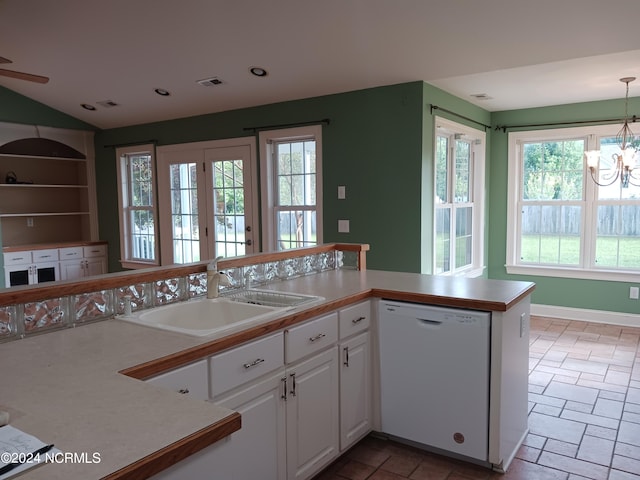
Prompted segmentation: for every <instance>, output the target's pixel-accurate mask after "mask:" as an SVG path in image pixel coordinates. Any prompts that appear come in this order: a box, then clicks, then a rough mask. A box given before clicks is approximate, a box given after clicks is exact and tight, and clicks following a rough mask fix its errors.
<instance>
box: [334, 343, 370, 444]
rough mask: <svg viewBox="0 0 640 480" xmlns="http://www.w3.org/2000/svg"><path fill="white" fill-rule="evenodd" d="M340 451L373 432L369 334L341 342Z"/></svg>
mask: <svg viewBox="0 0 640 480" xmlns="http://www.w3.org/2000/svg"><path fill="white" fill-rule="evenodd" d="M338 347H339V351H340V357H341V358H340V451H341V452H343V451H345V450H346V449H347V448H349V447H350V446H352V445H353V444H354V443H356V442H357V441H358V440H360V439H361V438H362V437H364V436H365V435H366V434H367V433H369V432H370V431H371V396H372V391H371V343H370V340H369V332H365V333H361V334H359V335H357V336H355V337H353V338H351V339H349V340H345V341H343V342H341V343H340V345H339V346H338Z"/></svg>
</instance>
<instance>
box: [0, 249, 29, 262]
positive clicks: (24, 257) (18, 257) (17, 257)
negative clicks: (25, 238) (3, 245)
mask: <svg viewBox="0 0 640 480" xmlns="http://www.w3.org/2000/svg"><path fill="white" fill-rule="evenodd" d="M30 263H33V260H32V257H31V251H30V250H26V251H22V252H8V253H5V254H4V264H5V266H9V265H28V264H30Z"/></svg>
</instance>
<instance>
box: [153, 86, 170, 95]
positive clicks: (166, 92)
mask: <svg viewBox="0 0 640 480" xmlns="http://www.w3.org/2000/svg"><path fill="white" fill-rule="evenodd" d="M153 91H154V92H156V93H157V94H158V95H160V96H161V97H168V96H169V95H171V92H169V91H168V90H165V89H164V88H154V89H153Z"/></svg>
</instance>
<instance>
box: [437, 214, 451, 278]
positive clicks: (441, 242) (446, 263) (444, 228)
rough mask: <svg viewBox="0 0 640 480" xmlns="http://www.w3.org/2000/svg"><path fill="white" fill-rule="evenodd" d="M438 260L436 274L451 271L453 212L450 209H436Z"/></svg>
mask: <svg viewBox="0 0 640 480" xmlns="http://www.w3.org/2000/svg"><path fill="white" fill-rule="evenodd" d="M435 222H436V228H435V230H436V242H435V243H436V245H435V247H436V260H435V265H434V270H435V272H436V273H445V272H448V271H450V270H451V260H450V251H451V247H450V245H451V238H450V235H451V233H450V232H451V210H450V209H449V208H436V219H435Z"/></svg>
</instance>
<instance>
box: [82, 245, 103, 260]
mask: <svg viewBox="0 0 640 480" xmlns="http://www.w3.org/2000/svg"><path fill="white" fill-rule="evenodd" d="M82 251H83V253H84V257H85V258H91V257H104V256H106V255H107V246H106V245H91V246H88V247H82Z"/></svg>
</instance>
